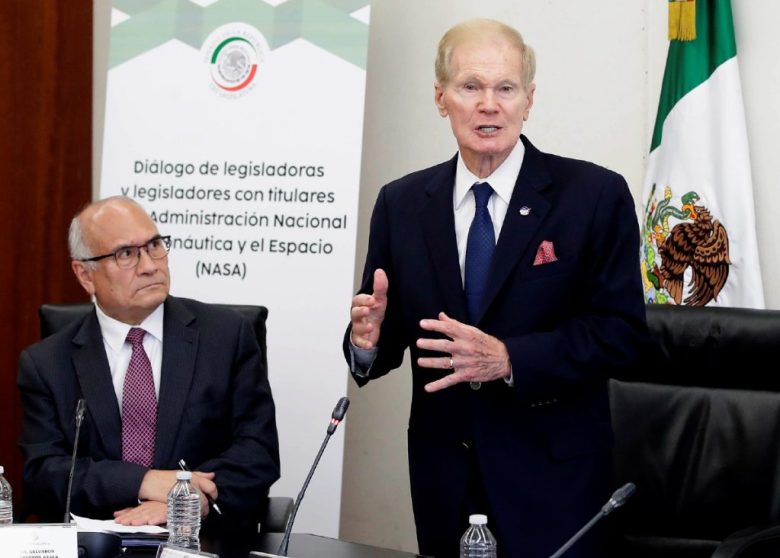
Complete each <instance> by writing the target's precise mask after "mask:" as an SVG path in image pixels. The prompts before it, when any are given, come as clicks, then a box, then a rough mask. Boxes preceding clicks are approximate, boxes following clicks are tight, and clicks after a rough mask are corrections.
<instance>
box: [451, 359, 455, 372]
mask: <svg viewBox="0 0 780 558" xmlns="http://www.w3.org/2000/svg"><path fill="white" fill-rule="evenodd" d="M450 370H455V363H454V362H452V357H450Z"/></svg>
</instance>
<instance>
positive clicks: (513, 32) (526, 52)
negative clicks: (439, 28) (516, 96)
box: [435, 18, 536, 87]
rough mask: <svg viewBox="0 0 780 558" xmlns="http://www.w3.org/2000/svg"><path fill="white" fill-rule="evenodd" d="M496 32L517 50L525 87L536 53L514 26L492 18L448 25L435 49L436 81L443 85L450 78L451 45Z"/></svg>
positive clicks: (530, 78) (532, 71) (528, 80)
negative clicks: (448, 27)
mask: <svg viewBox="0 0 780 558" xmlns="http://www.w3.org/2000/svg"><path fill="white" fill-rule="evenodd" d="M485 35H498V36H500V37H503V38H504V39H506V40H507V41H508V42H509V44H510V45H512V46H513V47H515V48H517V50H519V51H520V57H521V58H522V67H521V68H520V71H521V73H522V77H523V87H528V86H529V85H531V84H532V83H533V81H534V76H535V75H536V55H535V54H534V49H532V48H531V46H530V45H528V44H526V43H525V41H523V36H522V35H521V34H520V32H519V31H517V29H515V28H514V27H511V26H509V25H507V24H506V23H502V22H500V21H496V20H494V19H484V18H477V19H470V20H467V21H464V22H462V23H459V24H457V25H455V26H454V27H451V28H450V29H449V31H447V32H446V33H445V34H444V36H442V38H441V40H440V41H439V48H438V50H437V52H436V63H435V70H436V80H437V81H438V82H439V84H441V85H444V84H445V83H447V80H448V79H449V78H450V60H451V58H452V51H453V50H455V47H456V46H458V45H461V44H463V43H465V42H466V41H468V40H469V39H472V38H475V37H482V36H485Z"/></svg>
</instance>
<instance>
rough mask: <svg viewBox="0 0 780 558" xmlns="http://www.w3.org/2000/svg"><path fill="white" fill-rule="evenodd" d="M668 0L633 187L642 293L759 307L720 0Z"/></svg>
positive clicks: (737, 104) (746, 181) (741, 121)
mask: <svg viewBox="0 0 780 558" xmlns="http://www.w3.org/2000/svg"><path fill="white" fill-rule="evenodd" d="M669 4H670V24H669V26H670V39H672V40H671V42H670V43H669V54H668V57H667V60H666V69H665V71H664V79H663V85H662V88H661V99H660V101H659V104H658V115H657V117H656V122H655V128H654V130H653V139H652V144H651V146H650V156H649V158H648V167H647V175H646V177H645V181H644V185H643V196H642V202H643V204H644V205H643V213H642V215H641V224H642V245H641V254H640V258H641V267H642V281H643V283H644V290H645V298H646V300H647V302H648V303H656V304H678V305H679V304H685V305H690V306H704V305H718V306H738V307H748V308H763V307H764V292H763V287H762V284H761V269H760V266H759V261H758V248H757V245H756V230H755V214H754V207H753V185H752V180H751V176H750V157H749V152H748V139H747V130H746V128H745V114H744V109H743V105H742V88H741V85H740V80H739V67H738V66H737V48H736V42H735V40H734V24H733V21H732V16H731V4H730V0H696V1H695V2H694V0H682V1H680V0H673V1H672V2H670V3H669ZM681 14H682V15H681ZM694 23H695V28H693V25H694ZM673 37H676V38H673Z"/></svg>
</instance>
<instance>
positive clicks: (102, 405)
mask: <svg viewBox="0 0 780 558" xmlns="http://www.w3.org/2000/svg"><path fill="white" fill-rule="evenodd" d="M73 344H74V345H77V346H78V348H77V349H76V350H75V351H74V353H73V357H72V359H73V368H74V369H75V370H76V376H77V377H78V381H79V385H80V387H81V393H82V394H84V399H86V401H87V412H88V417H89V418H90V419H91V420H92V426H93V427H94V429H95V430H96V431H97V433H98V436H99V437H100V440H101V441H102V443H103V446H104V447H105V449H106V454H107V455H108V457H109V458H110V459H122V419H121V418H120V415H119V403H118V402H117V399H116V392H115V391H114V384H113V383H112V382H111V369H110V368H109V366H108V358H107V357H106V351H105V348H104V346H103V335H102V334H101V332H100V324H99V323H98V320H97V314H95V311H94V310H92V312H90V313H89V314H88V315H87V317H86V318H85V320H84V323H83V324H82V326H81V328H80V329H79V330H78V332H77V333H76V335H75V336H74V337H73Z"/></svg>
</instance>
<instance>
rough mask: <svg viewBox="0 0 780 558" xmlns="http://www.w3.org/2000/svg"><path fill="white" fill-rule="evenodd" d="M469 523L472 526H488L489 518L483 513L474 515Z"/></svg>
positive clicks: (470, 517)
mask: <svg viewBox="0 0 780 558" xmlns="http://www.w3.org/2000/svg"><path fill="white" fill-rule="evenodd" d="M469 523H471V524H472V525H487V516H486V515H484V514H481V513H474V514H471V515H470V516H469Z"/></svg>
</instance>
